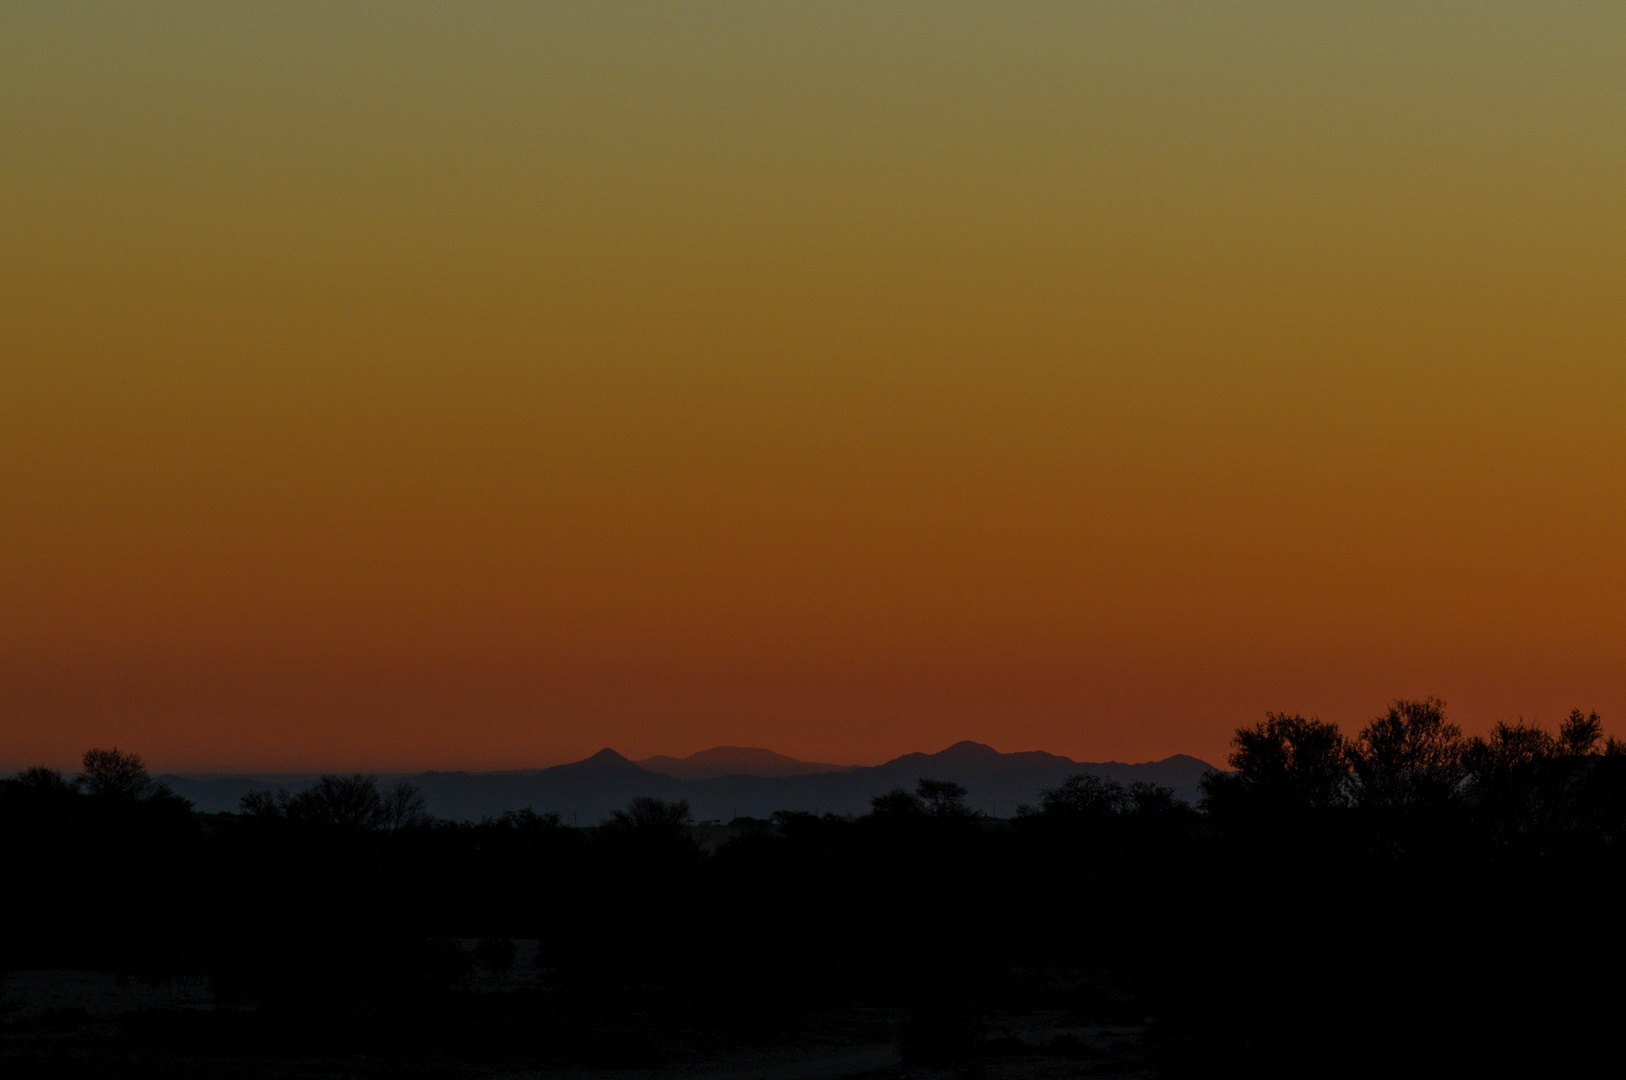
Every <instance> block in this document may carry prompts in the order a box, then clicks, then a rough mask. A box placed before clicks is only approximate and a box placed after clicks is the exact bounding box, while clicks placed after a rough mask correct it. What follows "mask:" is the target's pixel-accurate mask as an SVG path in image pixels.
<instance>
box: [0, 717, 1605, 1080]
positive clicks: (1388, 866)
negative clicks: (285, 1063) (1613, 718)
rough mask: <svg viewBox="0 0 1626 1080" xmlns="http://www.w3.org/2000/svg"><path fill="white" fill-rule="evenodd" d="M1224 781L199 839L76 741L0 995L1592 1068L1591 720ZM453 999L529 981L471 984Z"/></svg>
mask: <svg viewBox="0 0 1626 1080" xmlns="http://www.w3.org/2000/svg"><path fill="white" fill-rule="evenodd" d="M1229 765H1230V769H1229V770H1228V771H1225V772H1216V773H1214V774H1212V775H1210V776H1209V777H1208V778H1207V780H1206V781H1205V783H1204V790H1203V798H1202V800H1201V804H1200V805H1199V806H1191V805H1188V804H1186V803H1184V802H1182V801H1180V800H1178V799H1176V798H1175V797H1174V796H1173V793H1171V792H1170V791H1168V790H1167V789H1164V788H1159V787H1155V786H1151V785H1141V784H1137V785H1123V784H1119V783H1116V782H1113V781H1109V780H1104V779H1101V778H1099V777H1094V776H1088V775H1080V776H1075V777H1073V778H1070V779H1069V780H1067V781H1066V782H1065V783H1063V784H1061V785H1059V786H1058V787H1057V788H1055V789H1052V790H1048V791H1045V792H1043V793H1042V794H1041V796H1040V798H1039V800H1038V802H1037V803H1036V804H1035V805H1032V806H1024V807H1021V808H1020V809H1019V811H1018V812H1017V814H1016V816H1015V817H1014V818H1011V819H1004V820H995V819H991V818H988V817H986V816H984V815H981V814H979V813H977V812H975V811H973V810H971V809H969V808H968V807H967V806H966V803H965V798H966V792H965V790H964V789H963V788H961V787H959V786H958V785H956V784H953V783H950V782H947V781H943V780H938V779H933V778H930V777H926V778H921V780H920V782H919V784H918V785H917V786H916V787H915V788H914V789H913V790H903V789H900V790H896V791H892V792H888V793H884V794H881V795H878V796H876V797H875V799H874V800H873V801H872V805H871V809H870V811H869V812H868V813H866V814H862V815H856V816H837V815H831V814H825V815H814V814H808V813H798V812H781V813H779V814H775V815H774V816H773V817H772V818H771V819H769V820H752V819H740V820H737V821H735V822H733V823H732V826H733V827H732V829H731V830H729V832H730V834H731V835H730V836H729V838H728V839H726V841H724V842H722V843H721V844H720V845H717V846H715V847H712V846H709V845H708V846H707V847H705V848H703V847H702V846H701V844H700V843H699V836H698V832H697V830H696V829H695V828H694V827H693V822H692V819H691V815H690V813H689V808H688V807H687V806H686V805H685V804H683V803H681V802H664V801H661V800H656V799H637V800H634V801H633V802H632V803H631V804H630V805H629V806H628V807H626V808H625V809H624V810H621V811H618V812H617V813H616V814H615V815H613V816H612V818H611V819H610V820H609V821H608V822H606V823H605V824H603V825H602V826H599V827H595V828H591V829H577V828H572V827H568V826H566V825H564V824H563V823H562V822H561V821H560V820H559V818H558V817H557V816H555V815H551V814H538V813H536V812H534V811H530V810H521V811H514V812H510V813H505V814H503V815H501V816H498V817H494V818H488V819H486V820H483V821H480V822H448V821H438V820H435V819H433V818H431V817H430V816H429V815H428V814H427V813H426V812H425V808H424V805H423V801H422V798H421V796H419V795H418V793H417V792H415V791H413V790H412V789H411V787H410V786H409V785H388V786H386V785H380V784H379V783H378V782H377V781H376V780H375V779H374V778H372V777H369V776H365V775H348V776H339V775H334V776H325V777H323V778H322V779H321V780H320V781H319V782H317V783H316V784H315V785H313V786H311V787H310V788H307V789H306V790H304V791H300V792H298V793H295V794H288V793H272V792H268V791H267V792H255V793H252V794H250V795H248V796H245V797H244V799H243V802H242V805H241V806H240V808H239V812H238V813H235V814H219V815H209V814H197V813H193V812H192V811H191V810H190V808H189V807H188V806H187V804H186V803H185V801H184V800H182V799H179V798H177V797H176V796H175V795H174V794H173V793H172V792H170V791H168V790H167V789H165V788H164V787H163V785H161V784H159V783H157V782H155V781H154V780H152V778H151V777H150V776H149V775H148V773H147V770H146V769H145V768H144V766H143V763H142V762H141V760H140V759H139V758H138V757H136V756H135V755H132V754H128V753H124V752H121V751H116V750H93V751H90V752H89V753H87V754H86V755H85V758H84V761H83V770H82V772H81V773H80V774H79V775H78V776H77V777H75V778H73V779H69V778H67V777H65V776H63V775H61V774H59V773H56V772H53V771H51V770H48V769H43V768H36V769H30V770H27V771H25V772H23V773H20V774H18V775H16V776H14V777H12V778H10V779H8V780H4V781H0V843H3V845H4V846H3V849H0V858H3V860H4V865H5V866H6V867H7V868H8V869H9V871H10V874H9V877H10V885H9V887H8V888H7V889H5V890H3V891H0V927H3V931H0V932H3V934H4V943H3V950H4V951H3V953H0V967H4V966H6V965H7V964H9V965H11V966H16V967H52V966H84V967H94V968H100V969H103V970H115V971H119V972H122V973H125V974H128V975H130V976H132V977H137V978H146V979H153V980H162V979H165V978H171V977H175V976H179V975H183V974H193V975H199V976H203V977H207V979H208V980H209V983H210V986H211V987H212V988H213V989H214V992H215V993H216V994H217V995H218V997H219V999H220V1000H221V1001H222V1002H227V1003H235V1006H240V1007H241V1008H242V1009H246V1010H248V1011H247V1012H243V1013H239V1012H228V1013H227V1014H223V1015H226V1016H229V1017H236V1019H220V1018H216V1019H215V1020H211V1021H209V1023H213V1024H216V1025H217V1026H218V1025H230V1024H236V1025H238V1026H237V1027H232V1028H230V1030H229V1032H227V1031H226V1029H225V1028H219V1029H218V1030H217V1029H214V1028H211V1029H209V1030H208V1031H200V1030H194V1029H189V1031H188V1034H187V1038H188V1039H189V1040H191V1041H192V1043H193V1044H194V1045H196V1044H198V1042H199V1040H202V1041H203V1042H204V1043H207V1041H208V1039H209V1038H219V1039H223V1040H227V1041H230V1040H231V1039H236V1040H239V1041H240V1040H244V1039H248V1040H252V1039H256V1038H263V1039H266V1040H271V1039H272V1036H270V1035H268V1034H265V1032H267V1031H269V1030H271V1029H272V1028H274V1029H275V1031H276V1035H275V1040H277V1042H278V1045H284V1044H287V1045H296V1046H297V1045H301V1040H303V1041H304V1044H309V1045H315V1044H320V1045H321V1046H323V1047H328V1048H339V1049H347V1050H357V1049H358V1048H359V1049H360V1050H362V1051H368V1050H377V1049H379V1048H380V1047H385V1046H389V1047H397V1048H399V1047H415V1046H422V1045H424V1044H425V1043H426V1042H428V1043H436V1044H437V1045H451V1044H456V1045H457V1046H459V1047H461V1048H462V1050H463V1051H465V1052H469V1053H473V1052H475V1051H476V1050H478V1051H479V1052H489V1053H518V1052H521V1051H523V1052H525V1053H531V1054H537V1055H541V1056H543V1057H548V1056H549V1055H553V1056H558V1057H561V1059H564V1060H572V1061H582V1060H592V1061H597V1060H598V1059H596V1058H592V1055H593V1054H595V1053H607V1054H609V1057H608V1058H606V1059H605V1061H608V1063H610V1064H616V1063H621V1064H640V1063H642V1064H646V1065H647V1064H650V1063H652V1062H653V1061H655V1060H658V1056H659V1049H658V1047H656V1046H653V1045H645V1043H644V1042H640V1039H642V1038H643V1036H641V1035H640V1036H636V1037H634V1036H632V1035H628V1034H627V1033H625V1032H622V1033H621V1034H620V1035H618V1036H616V1037H615V1038H611V1039H608V1040H607V1041H605V1042H603V1045H600V1044H599V1043H594V1042H593V1039H594V1038H596V1036H594V1035H593V1032H594V1031H597V1030H600V1028H601V1027H602V1025H603V1024H606V1023H610V1022H611V1021H610V1020H609V1019H607V1018H613V1017H625V1016H628V1015H632V1014H637V1015H640V1016H653V1017H657V1018H659V1017H664V1016H682V1017H684V1018H686V1022H692V1023H696V1024H701V1025H702V1026H706V1025H709V1026H710V1027H711V1028H714V1029H715V1030H717V1031H720V1032H723V1033H725V1034H728V1035H739V1036H741V1037H746V1036H750V1037H763V1033H767V1035H768V1036H771V1035H772V1034H773V1033H775V1032H783V1031H786V1030H790V1029H792V1028H794V1026H795V1025H796V1024H797V1023H798V1018H799V1017H802V1016H805V1015H808V1014H809V1012H810V1011H814V1010H818V1009H822V1008H828V1007H832V1006H833V1005H835V1004H838V1003H842V1002H853V1001H863V1002H870V1003H875V1004H878V1005H886V1006H891V1007H895V1008H897V1009H899V1010H902V1014H903V1015H904V1016H906V1017H907V1020H906V1022H905V1023H904V1026H903V1028H902V1029H901V1030H900V1032H899V1035H898V1037H899V1039H900V1042H901V1045H902V1046H903V1047H904V1049H905V1052H906V1054H907V1055H908V1056H910V1058H911V1059H912V1060H918V1061H921V1062H931V1061H948V1060H961V1059H965V1058H968V1057H971V1056H974V1055H976V1054H977V1053H979V1052H981V1051H979V1047H982V1046H985V1045H986V1044H987V1042H988V1038H989V1030H990V1029H989V1026H988V1018H989V1017H990V1016H992V1015H994V1014H995V1013H997V1012H998V1011H999V1010H1000V1009H1002V1008H1008V1007H1012V1003H1013V1002H1027V1003H1030V1004H1031V1003H1033V1002H1035V1001H1046V1002H1051V1003H1052V1004H1057V1005H1058V1007H1059V1006H1060V1005H1065V1006H1066V1007H1067V1008H1069V1009H1073V1010H1075V1011H1076V1012H1077V1013H1078V1014H1079V1015H1094V1016H1099V1017H1108V1018H1113V1017H1116V1018H1118V1019H1122V1020H1126V1021H1128V1020H1133V1021H1134V1022H1137V1023H1139V1022H1148V1023H1150V1024H1151V1028H1150V1030H1151V1031H1152V1037H1153V1040H1154V1042H1155V1045H1156V1047H1157V1061H1158V1065H1159V1067H1160V1068H1161V1069H1162V1070H1163V1071H1164V1072H1167V1073H1169V1074H1171V1075H1174V1074H1181V1073H1188V1072H1189V1073H1193V1074H1195V1073H1203V1072H1207V1071H1212V1070H1213V1069H1214V1068H1216V1067H1218V1066H1219V1065H1221V1064H1226V1065H1236V1066H1238V1067H1246V1068H1250V1069H1252V1070H1253V1071H1255V1072H1256V1073H1259V1074H1261V1075H1271V1074H1282V1075H1285V1074H1288V1073H1297V1074H1302V1073H1303V1072H1304V1071H1306V1070H1309V1071H1314V1072H1316V1073H1318V1074H1322V1075H1340V1074H1342V1073H1345V1072H1347V1073H1348V1074H1350V1075H1354V1074H1356V1073H1365V1072H1370V1071H1372V1070H1374V1069H1379V1068H1386V1067H1393V1066H1395V1065H1396V1064H1397V1063H1399V1062H1402V1061H1404V1062H1407V1063H1410V1064H1411V1065H1414V1066H1422V1067H1432V1068H1436V1069H1440V1070H1449V1071H1460V1070H1463V1069H1466V1068H1469V1067H1485V1068H1489V1067H1491V1066H1493V1065H1494V1066H1495V1067H1498V1068H1500V1067H1504V1066H1507V1065H1509V1064H1510V1063H1513V1064H1521V1065H1522V1066H1524V1067H1529V1068H1538V1067H1539V1068H1547V1069H1549V1070H1550V1069H1551V1068H1554V1067H1562V1066H1563V1065H1564V1063H1565V1062H1566V1061H1570V1060H1572V1059H1573V1061H1580V1060H1582V1059H1583V1057H1584V1055H1585V1054H1588V1053H1591V1052H1593V1051H1595V1050H1597V1049H1599V1048H1600V1047H1604V1046H1606V1045H1607V1044H1608V1042H1609V1041H1610V1037H1611V1036H1610V1034H1609V1033H1610V1032H1611V1031H1612V1016H1611V1012H1610V1010H1611V1009H1612V1008H1614V1007H1615V1006H1616V1005H1618V1000H1617V999H1618V995H1617V994H1616V993H1615V992H1614V991H1612V990H1610V989H1607V985H1606V987H1605V988H1604V989H1597V988H1596V987H1597V986H1598V984H1599V981H1600V980H1599V976H1600V975H1610V976H1611V979H1612V974H1611V973H1612V972H1616V971H1619V970H1620V968H1619V966H1618V965H1619V962H1620V961H1621V960H1622V959H1623V957H1622V956H1621V955H1620V954H1621V951H1622V948H1621V945H1620V942H1619V937H1620V936H1619V934H1618V933H1617V932H1616V931H1615V929H1614V927H1613V922H1612V920H1613V912H1614V910H1615V906H1616V905H1617V904H1618V903H1619V901H1620V899H1621V897H1622V892H1621V886H1622V884H1626V873H1623V871H1626V860H1623V858H1622V845H1621V843H1620V838H1621V837H1622V836H1623V835H1626V746H1623V745H1622V744H1621V743H1620V742H1618V741H1616V740H1614V739H1611V738H1606V737H1605V736H1604V733H1603V725H1602V722H1601V720H1600V718H1599V717H1598V716H1597V714H1596V713H1583V712H1581V711H1576V712H1573V713H1572V714H1571V715H1570V716H1569V717H1568V718H1566V719H1565V720H1564V721H1563V722H1562V723H1561V724H1560V725H1559V726H1558V728H1557V730H1556V731H1547V730H1545V729H1543V728H1540V727H1538V726H1536V725H1532V724H1526V723H1522V722H1521V723H1514V724H1500V725H1498V726H1497V727H1495V728H1493V729H1492V730H1491V731H1490V732H1489V733H1488V734H1486V735H1484V736H1480V737H1474V738H1469V737H1466V736H1465V735H1464V734H1463V733H1462V731H1461V730H1460V728H1458V727H1457V726H1456V725H1455V724H1453V723H1451V721H1450V720H1449V718H1448V716H1447V714H1446V710H1445V707H1444V705H1443V703H1441V702H1439V701H1438V700H1435V699H1423V700H1401V701H1396V702H1394V703H1393V704H1392V705H1391V706H1390V707H1388V708H1387V709H1386V710H1385V711H1384V712H1383V713H1382V714H1381V715H1379V716H1377V717H1375V718H1373V719H1372V721H1371V722H1370V723H1368V724H1367V725H1366V726H1365V727H1364V728H1362V729H1361V730H1360V731H1358V732H1356V733H1355V734H1353V735H1346V734H1345V733H1344V732H1342V731H1341V730H1340V729H1339V728H1338V727H1337V726H1335V725H1333V724H1329V723H1326V722H1323V721H1320V720H1317V719H1314V718H1305V717H1302V716H1298V715H1293V714H1275V713H1273V714H1269V715H1267V717H1266V718H1265V719H1264V720H1263V721H1261V722H1260V723H1258V724H1255V725H1253V726H1251V727H1247V728H1244V729H1240V730H1238V731H1237V732H1236V733H1235V737H1234V739H1233V742H1232V748H1231V754H1230V758H1229ZM469 942H478V943H479V944H478V945H477V946H475V947H474V948H469V947H467V945H466V943H469ZM517 942H525V943H527V944H526V946H525V950H524V951H523V952H521V950H520V948H519V946H518V945H517V944H516V943H517ZM531 942H535V943H536V944H535V945H534V946H533V945H531V944H529V943H531ZM475 971H484V972H486V973H487V974H488V975H490V976H492V977H496V978H499V980H501V979H507V978H509V977H510V976H512V975H513V973H514V972H516V971H521V972H525V973H529V975H530V976H532V977H529V978H526V979H518V978H515V979H514V982H513V984H512V986H511V988H510V989H509V990H508V991H506V992H503V993H499V994H491V993H483V994H471V993H469V992H468V991H467V989H466V988H467V986H468V985H469V982H468V980H469V978H470V975H471V973H473V972H475ZM1062 972H1073V973H1080V972H1082V973H1085V974H1086V975H1087V978H1086V979H1085V980H1084V982H1082V983H1081V982H1079V981H1078V980H1077V979H1073V980H1072V981H1068V979H1066V978H1062V977H1061V976H1060V975H1059V974H1058V973H1062ZM1063 985H1065V986H1070V987H1072V989H1070V990H1066V991H1062V990H1057V989H1055V988H1056V987H1058V986H1063ZM1085 985H1087V986H1088V987H1092V988H1093V989H1090V990H1089V991H1088V993H1085V992H1084V991H1081V990H1079V989H1078V987H1080V986H1085ZM1081 994H1082V995H1083V996H1082V997H1081V996H1080V995H1081ZM1046 995H1050V996H1048V997H1047V996H1046ZM1056 995H1061V996H1060V997H1057V996H1056ZM1069 995H1071V996H1069ZM245 1017H251V1019H246V1018H245ZM189 1022H191V1023H204V1021H200V1020H196V1018H194V1019H193V1020H192V1021H189ZM268 1025H269V1026H270V1027H268ZM595 1025H599V1027H595ZM646 1026H647V1025H646ZM211 1032H212V1033H211ZM223 1032H225V1033H223ZM473 1032H478V1035H477V1036H476V1035H475V1034H472V1033H473ZM256 1033H258V1034H256ZM470 1040H472V1042H471V1041H470ZM601 1041H602V1040H601ZM476 1044H477V1045H476ZM595 1046H597V1047H598V1049H596V1050H595V1049H594V1047H595ZM604 1046H609V1047H611V1049H609V1050H605V1049H604ZM583 1055H586V1056H585V1057H584V1056H583ZM617 1055H619V1056H617ZM599 1063H601V1064H602V1063H604V1062H603V1061H600V1062H599Z"/></svg>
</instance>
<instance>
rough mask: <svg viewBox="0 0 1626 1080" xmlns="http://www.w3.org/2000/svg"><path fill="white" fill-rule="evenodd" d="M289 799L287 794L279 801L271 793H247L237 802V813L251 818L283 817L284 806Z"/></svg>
mask: <svg viewBox="0 0 1626 1080" xmlns="http://www.w3.org/2000/svg"><path fill="white" fill-rule="evenodd" d="M287 798H288V796H287V792H284V793H283V796H282V798H281V799H278V798H277V796H275V795H273V794H271V792H269V791H245V792H244V793H243V795H242V797H241V798H239V799H238V800H237V812H238V813H239V814H242V815H243V816H244V817H251V818H260V819H266V818H277V817H281V816H282V808H283V804H284V803H285V802H287Z"/></svg>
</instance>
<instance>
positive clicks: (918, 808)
mask: <svg viewBox="0 0 1626 1080" xmlns="http://www.w3.org/2000/svg"><path fill="white" fill-rule="evenodd" d="M869 812H870V815H871V816H873V817H878V818H909V817H920V816H922V815H924V814H925V813H926V804H925V803H923V802H921V801H920V797H919V796H918V795H912V794H910V793H909V792H907V791H905V790H904V789H903V788H893V789H892V790H891V791H889V792H887V793H886V794H884V795H874V796H871V798H870V800H869Z"/></svg>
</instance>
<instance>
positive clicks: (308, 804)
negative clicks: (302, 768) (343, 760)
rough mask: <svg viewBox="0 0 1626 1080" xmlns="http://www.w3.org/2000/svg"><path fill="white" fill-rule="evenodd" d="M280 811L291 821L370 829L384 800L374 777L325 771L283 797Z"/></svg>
mask: <svg viewBox="0 0 1626 1080" xmlns="http://www.w3.org/2000/svg"><path fill="white" fill-rule="evenodd" d="M283 812H284V813H285V814H287V815H288V817H289V819H290V820H293V821H301V822H310V823H312V824H321V825H335V826H339V827H342V828H352V829H374V828H377V827H378V826H379V825H380V824H381V823H382V821H383V816H384V799H383V796H381V795H380V794H379V793H378V778H377V777H373V776H364V775H363V774H361V773H352V774H351V775H349V776H337V775H333V774H328V775H325V776H323V777H321V778H320V779H319V780H317V781H316V783H315V784H313V785H312V786H311V787H308V788H306V789H305V790H304V791H301V792H300V793H299V794H297V795H294V796H292V797H290V798H288V799H286V800H285V801H284V802H283Z"/></svg>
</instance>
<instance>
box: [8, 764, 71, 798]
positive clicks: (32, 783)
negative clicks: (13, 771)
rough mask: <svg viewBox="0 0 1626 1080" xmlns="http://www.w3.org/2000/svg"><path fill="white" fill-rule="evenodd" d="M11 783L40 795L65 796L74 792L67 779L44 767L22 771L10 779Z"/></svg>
mask: <svg viewBox="0 0 1626 1080" xmlns="http://www.w3.org/2000/svg"><path fill="white" fill-rule="evenodd" d="M11 782H12V783H13V784H15V785H17V786H18V787H19V788H23V789H26V790H28V791H34V792H40V793H50V794H56V795H66V794H68V793H69V792H71V791H73V790H74V786H73V785H72V784H71V783H69V782H68V779H67V777H65V776H63V775H62V774H61V773H60V772H57V771H56V770H55V769H49V768H46V767H45V766H44V765H35V766H34V767H33V768H30V769H24V770H23V771H22V772H20V773H18V774H17V775H16V776H14V777H12V778H11Z"/></svg>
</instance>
